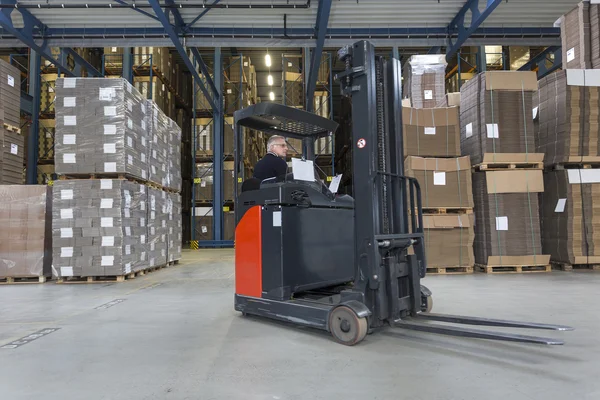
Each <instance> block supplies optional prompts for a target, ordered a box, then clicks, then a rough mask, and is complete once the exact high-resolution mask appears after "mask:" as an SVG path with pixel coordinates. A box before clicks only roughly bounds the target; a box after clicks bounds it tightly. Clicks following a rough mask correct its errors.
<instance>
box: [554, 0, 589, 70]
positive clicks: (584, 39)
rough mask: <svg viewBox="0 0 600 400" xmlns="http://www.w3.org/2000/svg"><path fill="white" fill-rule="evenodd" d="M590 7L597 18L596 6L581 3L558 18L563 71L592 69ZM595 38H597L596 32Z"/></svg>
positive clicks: (584, 2) (585, 2)
mask: <svg viewBox="0 0 600 400" xmlns="http://www.w3.org/2000/svg"><path fill="white" fill-rule="evenodd" d="M590 7H592V8H594V13H595V15H596V16H597V7H598V6H597V5H590V3H589V2H587V1H582V2H580V3H579V4H578V5H577V6H575V7H574V8H573V9H571V10H570V11H569V12H568V13H566V14H565V15H563V16H562V17H561V18H560V37H561V44H562V59H563V65H564V68H565V69H570V68H592V67H593V66H592V59H591V55H592V49H591V36H592V32H591V25H590ZM596 22H597V21H596ZM594 26H595V27H596V28H597V26H598V25H597V24H594ZM595 37H597V32H596V34H595ZM594 68H595V67H594Z"/></svg>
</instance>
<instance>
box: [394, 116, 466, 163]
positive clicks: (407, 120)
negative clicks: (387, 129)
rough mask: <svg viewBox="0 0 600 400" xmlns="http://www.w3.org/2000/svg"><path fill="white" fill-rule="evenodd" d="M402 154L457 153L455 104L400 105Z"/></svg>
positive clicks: (440, 154)
mask: <svg viewBox="0 0 600 400" xmlns="http://www.w3.org/2000/svg"><path fill="white" fill-rule="evenodd" d="M402 125H403V136H404V155H405V156H407V155H414V156H421V157H458V156H460V123H459V120H458V108H457V107H451V108H421V109H417V108H410V107H403V108H402Z"/></svg>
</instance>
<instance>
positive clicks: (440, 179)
mask: <svg viewBox="0 0 600 400" xmlns="http://www.w3.org/2000/svg"><path fill="white" fill-rule="evenodd" d="M433 184H434V185H446V173H445V172H444V171H442V172H434V173H433Z"/></svg>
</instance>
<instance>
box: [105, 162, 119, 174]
mask: <svg viewBox="0 0 600 400" xmlns="http://www.w3.org/2000/svg"><path fill="white" fill-rule="evenodd" d="M104 172H117V163H116V162H105V163H104Z"/></svg>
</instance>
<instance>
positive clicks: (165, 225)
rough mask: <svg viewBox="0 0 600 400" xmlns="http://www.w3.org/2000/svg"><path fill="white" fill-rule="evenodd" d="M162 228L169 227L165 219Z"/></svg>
mask: <svg viewBox="0 0 600 400" xmlns="http://www.w3.org/2000/svg"><path fill="white" fill-rule="evenodd" d="M162 227H163V228H166V227H167V221H165V220H164V219H163V220H162Z"/></svg>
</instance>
